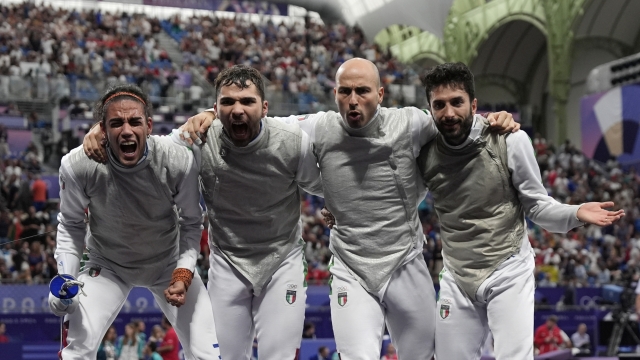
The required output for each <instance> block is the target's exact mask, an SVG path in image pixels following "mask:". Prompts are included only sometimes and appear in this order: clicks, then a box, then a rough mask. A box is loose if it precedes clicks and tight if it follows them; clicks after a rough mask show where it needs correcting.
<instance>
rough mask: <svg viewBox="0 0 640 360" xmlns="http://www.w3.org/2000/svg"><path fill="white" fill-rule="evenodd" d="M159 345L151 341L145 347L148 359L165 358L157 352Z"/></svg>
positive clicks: (159, 359)
mask: <svg viewBox="0 0 640 360" xmlns="http://www.w3.org/2000/svg"><path fill="white" fill-rule="evenodd" d="M157 348H158V345H156V343H153V342H150V343H148V344H147V346H145V348H144V356H145V359H146V360H163V359H162V356H161V355H160V354H158V352H157Z"/></svg>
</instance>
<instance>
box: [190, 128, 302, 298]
mask: <svg viewBox="0 0 640 360" xmlns="http://www.w3.org/2000/svg"><path fill="white" fill-rule="evenodd" d="M262 126H263V129H262V131H263V134H262V135H261V137H259V138H258V139H256V140H255V141H254V142H252V143H250V144H249V145H247V146H246V147H237V146H235V145H233V143H232V142H231V140H230V139H229V137H228V136H227V135H226V133H225V132H224V131H223V128H222V123H220V121H218V120H216V121H214V123H213V125H212V126H211V127H210V128H209V131H208V134H207V138H208V139H209V140H208V141H207V142H206V143H205V144H204V145H203V147H202V161H201V163H202V164H201V165H200V176H201V181H202V194H203V197H204V201H205V203H206V205H207V213H208V216H209V244H210V245H212V246H216V247H218V248H219V249H220V251H221V252H222V254H223V255H224V256H225V257H226V259H227V260H228V261H229V262H230V263H231V264H232V265H233V266H234V267H235V268H236V269H237V270H238V271H239V272H240V273H241V274H242V275H243V276H245V277H246V278H247V280H249V281H250V282H251V284H252V285H253V290H254V294H256V295H259V294H260V292H261V291H262V287H263V286H264V285H265V283H266V282H267V281H268V280H269V279H270V278H271V276H272V275H273V273H274V272H275V271H276V270H277V269H278V267H279V266H280V264H281V263H282V262H283V261H284V260H285V258H286V257H287V255H288V254H289V252H291V250H292V249H293V247H294V245H296V244H299V241H300V238H301V224H300V193H299V190H298V184H297V182H296V174H297V172H298V162H299V160H300V142H301V138H302V132H301V130H300V128H299V127H298V126H297V125H289V124H285V123H283V122H280V121H278V120H274V119H270V118H265V119H263V122H262Z"/></svg>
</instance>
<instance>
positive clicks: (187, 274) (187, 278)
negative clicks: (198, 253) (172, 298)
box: [169, 268, 193, 290]
mask: <svg viewBox="0 0 640 360" xmlns="http://www.w3.org/2000/svg"><path fill="white" fill-rule="evenodd" d="M191 279H193V272H191V270H189V269H185V268H177V269H175V270H173V274H171V283H169V286H171V285H173V284H175V282H176V281H182V282H183V283H184V287H185V288H186V289H187V290H189V286H190V285H191Z"/></svg>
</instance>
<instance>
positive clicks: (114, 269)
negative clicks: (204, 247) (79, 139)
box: [49, 85, 219, 360]
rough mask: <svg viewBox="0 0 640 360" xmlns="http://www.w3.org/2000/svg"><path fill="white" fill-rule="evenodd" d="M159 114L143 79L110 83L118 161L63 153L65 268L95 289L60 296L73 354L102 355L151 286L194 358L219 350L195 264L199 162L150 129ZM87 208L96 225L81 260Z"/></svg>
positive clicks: (113, 150) (107, 112) (61, 245)
mask: <svg viewBox="0 0 640 360" xmlns="http://www.w3.org/2000/svg"><path fill="white" fill-rule="evenodd" d="M150 114H151V108H150V103H149V100H148V98H147V97H146V96H145V95H144V93H143V92H142V91H141V90H140V89H139V88H137V87H135V86H133V85H120V86H117V87H114V88H112V89H110V90H108V91H107V92H106V93H105V95H104V96H103V97H102V98H101V101H100V102H99V105H98V107H97V109H96V118H97V119H98V120H100V121H103V122H102V123H101V127H103V129H104V131H105V132H106V134H107V139H108V142H109V146H108V147H107V153H108V158H109V159H108V162H107V163H106V164H100V163H96V162H94V161H92V160H90V159H89V158H88V157H87V156H86V155H85V154H84V153H83V151H82V149H81V148H76V149H74V150H72V151H71V152H70V153H69V154H68V155H66V156H65V157H64V158H63V159H62V164H61V167H60V214H59V216H58V220H59V222H60V224H59V227H58V237H57V248H56V251H55V258H56V261H57V264H58V272H59V273H60V274H70V275H72V276H74V277H77V278H78V280H80V281H82V282H84V288H83V292H84V294H86V296H85V295H83V294H79V295H77V296H76V297H75V298H74V301H73V303H72V304H65V303H62V302H61V301H60V299H57V298H55V297H53V296H52V295H50V298H49V303H50V305H51V308H52V310H53V311H54V313H56V314H57V315H60V316H61V315H65V314H68V315H67V316H66V319H65V325H66V336H65V344H64V345H65V347H64V349H63V350H62V352H61V358H62V359H64V360H69V359H90V358H95V356H96V352H97V350H98V346H99V344H100V341H101V339H102V337H103V336H104V334H105V332H106V331H107V329H108V328H109V326H111V324H112V322H113V321H114V319H115V318H116V316H117V315H118V313H119V311H120V309H121V308H122V306H123V305H124V302H125V301H126V299H127V295H128V294H129V291H130V290H131V288H133V287H146V288H148V289H149V290H151V292H152V293H153V296H154V298H155V299H156V301H157V303H158V305H159V306H160V308H161V309H162V311H163V312H164V314H165V315H166V316H167V318H168V319H169V321H170V322H171V323H172V324H173V325H174V327H175V329H176V332H177V334H178V337H179V339H180V342H181V343H182V345H183V347H184V351H185V355H186V358H187V359H202V360H205V359H206V360H210V359H217V358H218V357H219V351H218V342H217V339H216V333H215V327H214V322H213V314H212V311H211V304H210V301H209V297H208V296H207V291H206V288H205V287H204V283H203V282H202V280H201V279H200V276H199V275H198V273H197V271H195V265H196V260H197V256H198V253H199V249H200V246H199V244H200V235H201V216H202V213H201V208H200V206H199V191H198V169H197V166H196V165H195V164H194V158H193V155H192V153H191V152H190V151H189V150H188V149H186V148H184V147H182V146H179V145H177V144H175V143H173V141H171V139H169V138H164V139H162V138H158V137H151V138H149V137H148V135H149V134H150V132H151V127H152V122H151V117H150ZM86 208H88V212H89V225H90V229H91V231H90V234H89V235H88V236H87V241H86V248H87V250H88V260H87V261H86V262H85V264H84V266H83V268H82V269H81V268H80V258H81V256H82V252H83V250H84V249H85V234H86V226H85V209H86ZM170 296H171V297H170ZM169 301H171V303H169ZM173 305H176V306H173Z"/></svg>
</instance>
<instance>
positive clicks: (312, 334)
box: [302, 322, 316, 339]
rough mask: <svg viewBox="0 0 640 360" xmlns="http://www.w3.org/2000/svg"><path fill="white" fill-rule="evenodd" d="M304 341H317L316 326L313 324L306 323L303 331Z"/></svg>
mask: <svg viewBox="0 0 640 360" xmlns="http://www.w3.org/2000/svg"><path fill="white" fill-rule="evenodd" d="M302 338H303V339H315V338H316V325H315V324H314V323H312V322H305V323H304V328H303V329H302Z"/></svg>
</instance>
